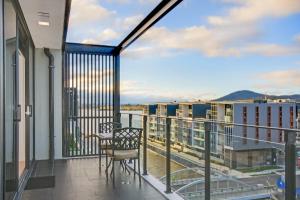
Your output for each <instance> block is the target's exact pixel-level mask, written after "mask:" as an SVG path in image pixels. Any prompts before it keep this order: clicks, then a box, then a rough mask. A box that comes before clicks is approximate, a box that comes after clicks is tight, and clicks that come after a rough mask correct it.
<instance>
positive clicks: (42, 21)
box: [38, 12, 50, 26]
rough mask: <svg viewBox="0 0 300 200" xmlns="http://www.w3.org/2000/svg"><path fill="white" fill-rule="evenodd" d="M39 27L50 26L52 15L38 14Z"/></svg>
mask: <svg viewBox="0 0 300 200" xmlns="http://www.w3.org/2000/svg"><path fill="white" fill-rule="evenodd" d="M38 25H40V26H50V15H49V13H47V12H38Z"/></svg>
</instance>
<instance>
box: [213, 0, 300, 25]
mask: <svg viewBox="0 0 300 200" xmlns="http://www.w3.org/2000/svg"><path fill="white" fill-rule="evenodd" d="M223 2H225V3H235V4H236V6H235V7H233V8H231V9H229V11H228V12H227V15H225V16H210V17H208V21H209V23H210V24H212V25H215V26H232V25H245V23H246V24H249V23H256V22H257V21H259V20H260V19H263V18H266V17H285V16H288V15H291V14H294V13H297V12H300V1H299V0H263V1H261V0H243V1H239V2H238V1H229V2H226V1H223Z"/></svg>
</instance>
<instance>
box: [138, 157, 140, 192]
mask: <svg viewBox="0 0 300 200" xmlns="http://www.w3.org/2000/svg"><path fill="white" fill-rule="evenodd" d="M138 172H139V186H140V187H141V165H140V158H139V157H138Z"/></svg>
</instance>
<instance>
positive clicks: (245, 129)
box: [243, 106, 247, 144]
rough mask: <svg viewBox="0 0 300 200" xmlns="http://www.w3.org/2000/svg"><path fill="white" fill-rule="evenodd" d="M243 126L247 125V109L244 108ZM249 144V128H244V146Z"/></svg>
mask: <svg viewBox="0 0 300 200" xmlns="http://www.w3.org/2000/svg"><path fill="white" fill-rule="evenodd" d="M243 124H244V125H246V124H247V107H246V106H244V107H243ZM246 143H247V127H246V126H243V144H246Z"/></svg>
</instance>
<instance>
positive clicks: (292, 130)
mask: <svg viewBox="0 0 300 200" xmlns="http://www.w3.org/2000/svg"><path fill="white" fill-rule="evenodd" d="M120 114H121V115H122V114H125V115H129V114H131V115H135V116H150V117H156V118H171V119H177V120H183V121H187V122H206V123H214V124H222V125H228V126H240V127H248V128H261V129H271V130H278V131H288V132H296V133H297V132H300V129H295V128H293V129H292V128H280V127H272V126H260V125H252V124H239V123H229V122H225V121H220V120H211V119H187V118H179V117H176V116H154V115H146V114H135V113H127V112H122V113H120Z"/></svg>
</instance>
